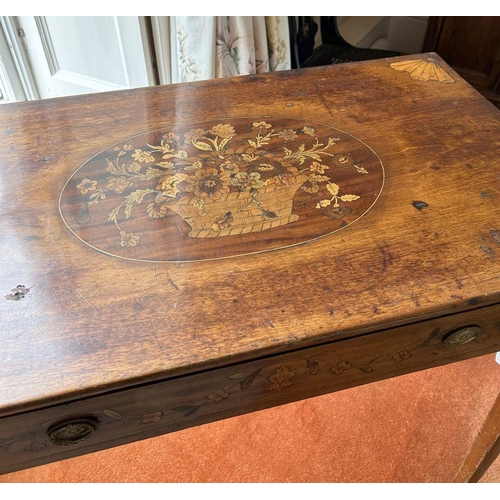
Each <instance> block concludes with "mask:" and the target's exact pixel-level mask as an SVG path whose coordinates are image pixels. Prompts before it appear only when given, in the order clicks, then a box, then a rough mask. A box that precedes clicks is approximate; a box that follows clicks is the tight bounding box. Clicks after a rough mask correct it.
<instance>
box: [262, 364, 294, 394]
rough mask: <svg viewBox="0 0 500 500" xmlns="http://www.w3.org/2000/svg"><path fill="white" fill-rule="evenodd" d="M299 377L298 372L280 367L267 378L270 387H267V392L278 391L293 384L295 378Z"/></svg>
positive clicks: (286, 367)
mask: <svg viewBox="0 0 500 500" xmlns="http://www.w3.org/2000/svg"><path fill="white" fill-rule="evenodd" d="M295 375H297V372H296V370H290V368H288V366H280V367H279V368H278V369H277V370H276V372H275V373H274V374H273V375H271V376H270V377H268V378H267V380H269V382H271V384H270V385H268V386H267V388H266V390H267V391H278V392H280V391H281V389H284V388H285V387H289V386H291V385H292V384H293V378H294V377H295Z"/></svg>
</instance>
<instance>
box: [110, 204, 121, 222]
mask: <svg viewBox="0 0 500 500" xmlns="http://www.w3.org/2000/svg"><path fill="white" fill-rule="evenodd" d="M118 212H120V206H117V207H116V208H113V210H111V212H109V216H108V220H109V221H113V222H116V220H117V218H118Z"/></svg>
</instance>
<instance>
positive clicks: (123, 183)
mask: <svg viewBox="0 0 500 500" xmlns="http://www.w3.org/2000/svg"><path fill="white" fill-rule="evenodd" d="M131 185H132V183H131V182H130V181H128V180H127V178H126V177H123V176H122V177H111V178H110V179H109V180H108V183H107V184H106V189H109V190H110V191H114V192H115V193H118V194H121V193H123V191H125V189H127V188H128V187H129V186H131Z"/></svg>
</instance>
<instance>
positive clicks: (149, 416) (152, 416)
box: [142, 411, 163, 424]
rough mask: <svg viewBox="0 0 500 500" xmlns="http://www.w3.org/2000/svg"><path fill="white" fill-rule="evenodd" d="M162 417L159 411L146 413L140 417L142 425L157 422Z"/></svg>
mask: <svg viewBox="0 0 500 500" xmlns="http://www.w3.org/2000/svg"><path fill="white" fill-rule="evenodd" d="M162 416H163V414H162V412H161V411H155V412H154V413H146V414H144V415H143V416H142V423H143V424H150V423H152V422H159V421H160V420H161V417H162Z"/></svg>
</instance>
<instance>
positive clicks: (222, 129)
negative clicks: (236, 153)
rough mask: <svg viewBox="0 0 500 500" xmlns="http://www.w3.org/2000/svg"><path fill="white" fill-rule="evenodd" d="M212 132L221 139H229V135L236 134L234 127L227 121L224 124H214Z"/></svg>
mask: <svg viewBox="0 0 500 500" xmlns="http://www.w3.org/2000/svg"><path fill="white" fill-rule="evenodd" d="M211 132H212V134H214V135H218V136H219V137H220V138H221V139H227V138H228V137H233V136H234V135H236V132H235V130H234V127H233V126H232V125H229V124H228V123H226V124H225V125H223V124H222V123H219V124H218V125H214V126H213V127H212V130H211Z"/></svg>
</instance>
